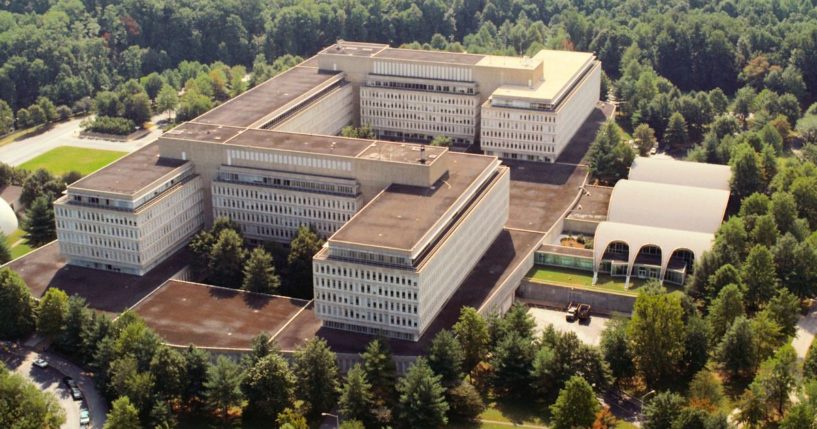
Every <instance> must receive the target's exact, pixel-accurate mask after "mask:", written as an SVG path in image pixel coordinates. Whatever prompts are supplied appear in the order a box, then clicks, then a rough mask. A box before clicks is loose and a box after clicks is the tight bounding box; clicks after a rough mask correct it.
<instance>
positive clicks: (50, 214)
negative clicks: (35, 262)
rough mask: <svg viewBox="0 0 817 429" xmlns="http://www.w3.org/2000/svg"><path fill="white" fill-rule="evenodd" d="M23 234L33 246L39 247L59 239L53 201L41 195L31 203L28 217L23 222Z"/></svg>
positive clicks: (27, 212) (27, 213)
mask: <svg viewBox="0 0 817 429" xmlns="http://www.w3.org/2000/svg"><path fill="white" fill-rule="evenodd" d="M23 230H24V231H25V232H26V233H25V235H24V236H23V237H24V238H25V239H26V242H27V243H28V244H29V245H30V246H32V247H39V246H42V245H43V244H46V243H50V242H52V241H54V240H56V239H57V226H56V224H55V221H54V207H52V206H51V201H50V200H49V199H48V198H47V197H45V196H41V197H38V198H36V199H35V200H34V202H32V203H31V206H30V207H29V208H28V210H26V219H25V221H24V222H23Z"/></svg>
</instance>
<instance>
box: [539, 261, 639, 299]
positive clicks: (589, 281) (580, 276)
mask: <svg viewBox="0 0 817 429" xmlns="http://www.w3.org/2000/svg"><path fill="white" fill-rule="evenodd" d="M527 277H528V278H530V279H531V280H532V281H538V282H542V283H550V284H554V285H557V286H571V287H581V288H583V289H588V290H596V291H599V292H612V293H620V294H625V295H638V288H640V287H641V286H644V284H645V283H646V282H645V281H644V280H640V279H637V278H634V277H630V288H629V289H625V288H624V278H623V277H610V276H608V275H602V274H599V278H598V281H597V282H596V284H593V273H592V272H590V271H580V270H571V269H569V268H558V267H544V266H538V265H537V266H535V267H533V268H532V269H531V270H530V272H528V275H527Z"/></svg>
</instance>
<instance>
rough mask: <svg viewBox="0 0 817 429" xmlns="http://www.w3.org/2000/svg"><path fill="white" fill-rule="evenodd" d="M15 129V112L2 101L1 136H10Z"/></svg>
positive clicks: (0, 106) (0, 114)
mask: <svg viewBox="0 0 817 429" xmlns="http://www.w3.org/2000/svg"><path fill="white" fill-rule="evenodd" d="M13 129H14V112H13V111H12V110H11V107H9V104H8V103H6V101H5V100H0V135H4V134H8V133H10V132H11V131H12V130H13Z"/></svg>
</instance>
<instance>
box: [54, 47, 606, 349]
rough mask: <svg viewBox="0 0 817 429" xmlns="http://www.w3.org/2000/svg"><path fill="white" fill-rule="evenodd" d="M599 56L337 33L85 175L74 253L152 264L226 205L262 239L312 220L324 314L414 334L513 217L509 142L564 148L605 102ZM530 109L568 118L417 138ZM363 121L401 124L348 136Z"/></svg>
mask: <svg viewBox="0 0 817 429" xmlns="http://www.w3.org/2000/svg"><path fill="white" fill-rule="evenodd" d="M555 70H561V71H560V72H558V73H557V72H556V71H555ZM598 73H599V63H598V61H596V60H595V58H594V57H593V56H592V55H591V54H576V53H554V52H549V51H543V53H540V54H539V55H537V56H535V57H534V58H510V57H493V56H486V55H470V54H460V53H446V52H430V51H415V50H406V49H393V48H389V47H388V46H386V45H374V44H365V43H348V42H339V43H338V44H336V45H333V46H331V47H329V48H326V49H324V50H323V51H321V52H320V53H319V54H318V55H316V56H315V57H313V58H310V59H308V60H306V61H304V62H303V63H301V64H299V65H297V66H295V67H293V68H292V69H290V70H288V71H286V72H284V73H281V74H279V75H277V76H275V77H273V78H271V79H270V80H268V81H266V82H264V83H262V84H260V85H258V86H256V87H254V88H252V89H251V90H249V91H247V92H245V93H244V94H242V95H240V96H238V97H235V98H233V99H231V100H229V101H227V102H225V103H223V104H221V105H219V106H217V107H215V108H214V109H212V110H210V111H208V112H206V113H204V114H202V115H201V116H199V117H197V118H195V119H193V120H192V121H190V122H187V123H184V124H181V125H179V126H177V127H175V128H174V129H172V130H171V131H168V132H167V133H165V134H164V135H163V136H162V137H160V138H159V140H158V141H157V142H156V143H154V144H151V145H149V146H147V147H146V148H144V149H142V150H140V151H138V152H135V153H134V154H131V155H129V156H127V157H125V158H123V159H122V160H120V161H118V162H116V163H114V164H112V165H110V166H108V167H106V168H104V169H102V170H100V171H99V172H97V173H95V174H93V175H91V176H88V177H87V178H84V179H82V180H80V181H78V182H77V183H75V184H73V185H71V186H70V187H69V189H68V192H67V194H66V195H65V196H63V197H62V198H61V199H60V200H59V201H58V202H57V204H56V217H57V228H58V236H59V240H60V248H61V251H62V252H63V254H64V255H66V257H67V258H68V260H69V263H71V264H75V265H81V266H86V267H92V268H99V269H106V270H112V271H121V272H126V273H132V274H137V275H142V274H144V273H145V272H147V271H148V270H150V269H151V268H152V267H154V266H156V264H158V263H159V262H161V261H162V260H163V259H165V258H167V257H168V256H169V255H170V254H171V253H173V252H174V251H176V250H178V249H179V248H181V247H182V246H184V245H185V244H186V243H187V242H188V241H189V239H190V237H191V236H192V235H193V234H195V233H196V231H198V230H199V229H200V228H201V227H202V226H204V225H210V224H212V222H213V219H214V218H216V217H219V216H227V217H229V218H231V219H232V220H234V221H235V222H236V223H237V224H238V225H239V226H240V228H241V231H242V233H243V234H244V235H245V237H246V238H247V239H248V240H249V241H250V242H255V243H260V242H265V241H278V242H282V243H287V242H289V241H290V240H291V239H292V238H293V237H294V236H295V234H296V232H297V230H298V228H299V227H300V226H302V225H309V226H311V227H312V228H314V229H315V230H316V231H317V232H318V233H319V234H320V235H322V236H324V237H326V238H327V244H326V246H325V247H324V248H323V249H322V250H321V252H320V253H318V255H316V256H315V258H314V268H315V270H314V276H315V277H314V287H315V310H316V315H317V316H318V318H319V319H320V320H322V322H323V324H324V326H327V327H331V328H339V329H346V330H353V331H358V332H367V333H376V334H382V335H388V336H392V337H397V338H403V339H409V340H417V339H418V338H419V337H420V336H421V335H422V333H423V332H424V331H425V329H426V328H428V326H429V325H430V324H431V322H432V321H433V320H434V318H435V317H436V315H437V313H439V311H440V309H441V308H443V306H444V305H445V303H446V302H447V301H448V300H449V298H450V297H451V296H452V295H453V294H454V292H455V291H456V290H457V289H458V288H459V286H460V284H461V283H462V282H463V280H464V279H465V277H466V276H467V274H468V273H469V272H470V271H471V270H472V268H473V267H474V265H475V264H476V263H477V261H478V260H479V259H480V258H481V257H482V256H483V254H484V253H485V251H486V250H487V248H488V246H490V244H491V243H492V242H493V241H494V239H495V238H496V237H497V236H498V235H499V233H500V232H501V230H502V227H503V225H504V224H505V222H506V220H507V217H508V204H509V180H510V179H509V176H510V174H509V171H508V169H507V168H505V167H502V166H501V164H500V161H499V160H498V159H497V157H498V156H503V157H514V156H515V155H513V154H514V153H517V152H514V151H517V150H519V151H523V152H524V153H525V154H526V157H525V159H532V160H540V161H553V160H554V159H555V157H556V156H558V153H559V152H560V151H561V150H562V148H563V146H564V143H565V142H566V141H567V140H568V139H569V137H570V136H571V135H572V133H573V132H575V130H576V129H577V128H578V126H579V125H581V123H582V122H583V121H584V119H585V117H586V116H587V114H588V113H589V111H590V109H592V108H593V106H595V103H596V100H597V98H598V79H597V78H598ZM593 85H595V87H593ZM591 95H592V96H591ZM594 97H595V98H594ZM519 100H523V101H524V102H522V104H519V103H520V101H519ZM536 100H538V102H539V104H535V101H536ZM525 103H527V104H525ZM523 104H524V105H523ZM526 109H527V110H526ZM548 109H550V110H548ZM528 110H530V112H532V113H530V114H531V115H538V114H548V115H551V116H553V117H554V118H556V119H554V120H555V121H556V123H554V124H551V125H550V126H551V127H555V128H554V129H551V128H548V129H547V130H546V129H545V128H536V129H530V130H529V131H530V132H531V133H534V134H535V133H539V134H541V135H545V134H547V133H550V134H547V135H549V136H552V137H553V138H552V139H551V141H550V142H546V143H542V145H539V146H537V147H536V148H533V149H531V148H524V149H517V148H512V147H508V148H502V147H501V146H497V145H501V144H502V143H501V142H503V141H505V140H509V139H510V140H515V141H522V138H521V137H519V136H510V135H508V136H506V135H501V134H498V133H495V134H490V139H493V140H491V141H493V142H497V143H496V144H495V145H494V146H490V147H492V148H494V149H496V150H493V149H492V154H493V155H488V156H486V155H474V154H464V153H458V152H453V151H450V150H449V149H448V148H444V147H432V146H427V145H422V144H414V143H412V142H421V141H422V142H425V141H427V140H430V139H431V138H433V137H434V136H437V135H447V136H449V137H451V138H452V139H454V141H455V142H457V143H460V144H468V143H471V142H475V141H477V140H478V139H479V136H480V127H481V123H480V115H481V114H482V115H484V113H482V112H486V111H487V112H489V113H488V115H487V117H488V118H493V119H489V120H488V121H487V122H483V124H482V125H483V129H484V130H485V129H488V130H492V129H493V130H507V129H521V128H519V127H521V126H523V125H519V124H525V123H526V121H528V120H529V119H526V118H522V117H517V116H513V115H516V114H517V113H518V112H525V111H528ZM551 110H553V112H550V111H551ZM497 112H499V113H497ZM503 112H511V113H512V114H513V115H511V116H502V115H504V114H505V113H503ZM542 112H544V113H542ZM531 121H532V122H534V123H536V122H535V121H533V120H531ZM572 121H575V124H574V123H572ZM562 122H571V123H570V124H569V126H568V125H567V124H563V123H562ZM360 123H363V124H370V125H372V126H373V127H374V129H375V131H376V133H377V135H378V136H379V137H382V138H386V139H388V140H404V141H398V142H395V141H384V140H378V139H372V140H367V139H353V138H344V137H340V136H338V134H339V133H340V130H341V128H342V127H344V126H346V125H348V124H360ZM525 126H526V125H525ZM503 132H504V131H503ZM531 135H533V134H531ZM554 136H555V137H554ZM490 139H489V140H490ZM530 139H532V140H536V139H539V137H530ZM540 140H541V141H543V142H544V141H546V139H544V138H542V139H539V140H536V141H540ZM492 144H493V143H492ZM545 145H551V146H552V148H551V149H546V148H545ZM537 151H540V152H537ZM533 153H535V154H536V156H527V155H530V154H533Z"/></svg>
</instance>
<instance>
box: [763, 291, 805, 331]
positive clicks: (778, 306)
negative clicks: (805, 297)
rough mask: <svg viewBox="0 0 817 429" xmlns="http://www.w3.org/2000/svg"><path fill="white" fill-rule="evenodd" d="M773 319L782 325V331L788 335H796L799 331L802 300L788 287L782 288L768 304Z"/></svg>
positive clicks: (767, 308)
mask: <svg viewBox="0 0 817 429" xmlns="http://www.w3.org/2000/svg"><path fill="white" fill-rule="evenodd" d="M764 310H765V311H768V312H769V315H770V316H771V318H772V320H774V321H775V322H777V324H778V325H780V329H781V333H782V334H783V335H784V336H786V337H792V336H794V334H795V332H796V331H797V319H798V317H799V314H800V300H799V299H797V297H796V296H794V294H792V293H791V292H789V290H788V289H785V288H780V289H778V291H777V294H776V295H775V296H774V297H773V298H772V299H771V300H770V301H769V303H768V304H767V305H766V308H765V309H764Z"/></svg>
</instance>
